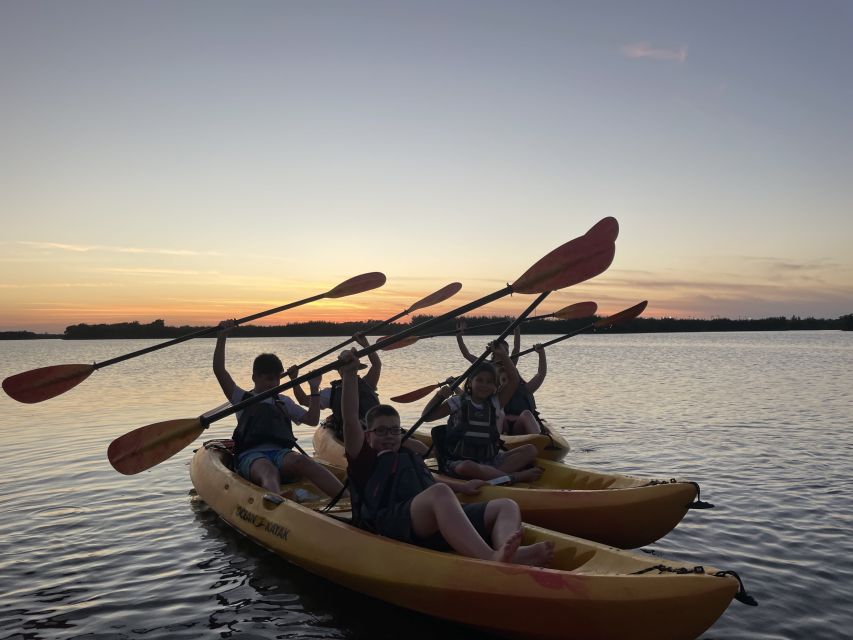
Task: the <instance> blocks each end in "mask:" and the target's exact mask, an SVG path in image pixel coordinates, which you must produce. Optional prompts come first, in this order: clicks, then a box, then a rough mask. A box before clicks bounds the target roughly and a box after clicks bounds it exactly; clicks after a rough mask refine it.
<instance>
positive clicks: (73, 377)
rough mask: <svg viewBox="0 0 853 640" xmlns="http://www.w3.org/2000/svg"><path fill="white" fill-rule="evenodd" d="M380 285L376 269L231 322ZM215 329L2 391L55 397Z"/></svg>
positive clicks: (9, 384)
mask: <svg viewBox="0 0 853 640" xmlns="http://www.w3.org/2000/svg"><path fill="white" fill-rule="evenodd" d="M383 284H385V275H384V274H382V273H379V272H378V271H373V272H370V273H363V274H361V275H360V276H355V277H354V278H350V279H349V280H345V281H344V282H341V283H340V284H339V285H338V286H336V287H335V288H334V289H330V290H329V291H326V292H325V293H320V294H317V295H316V296H311V297H310V298H305V299H304V300H297V301H296V302H291V303H289V304H285V305H282V306H280V307H275V308H273V309H267V310H266V311H261V312H260V313H255V314H253V315H250V316H246V317H245V318H240V319H239V320H235V323H236V324H243V323H244V322H251V321H252V320H257V319H258V318H263V317H265V316H269V315H272V314H274V313H279V312H281V311H286V310H287V309H293V308H295V307H299V306H301V305H303V304H308V303H309V302H314V301H316V300H322V299H323V298H343V297H345V296H351V295H354V294H356V293H362V292H364V291H370V290H371V289H376V288H377V287H381V286H382V285H383ZM218 330H219V328H218V327H209V328H207V329H201V330H199V331H194V332H193V333H188V334H186V335H183V336H180V337H178V338H175V339H174V340H169V341H168V342H162V343H160V344H156V345H154V346H151V347H146V348H145V349H140V350H139V351H133V352H132V353H127V354H125V355H123V356H118V357H116V358H111V359H110V360H105V361H104V362H96V363H94V364H60V365H54V366H52V367H41V368H39V369H32V370H31V371H25V372H23V373H18V374H16V375H13V376H9V377H8V378H6V379H5V380H3V390H4V391H5V392H6V393H7V394H9V396H10V397H11V398H14V399H15V400H17V401H18V402H26V403H35V402H41V401H43V400H48V399H50V398H53V397H56V396H58V395H60V394H62V393H65V392H66V391H68V390H69V389H72V388H74V387H76V386H77V385H78V384H80V383H81V382H83V381H84V380H85V379H86V378H88V377H89V376H90V375H91V374H92V373H93V372H94V371H96V370H97V369H103V368H104V367H108V366H110V365H111V364H117V363H119V362H124V361H125V360H130V359H131V358H135V357H137V356H141V355H144V354H146V353H151V352H152V351H157V350H159V349H165V348H166V347H171V346H172V345H175V344H178V343H180V342H185V341H187V340H192V339H193V338H198V337H200V336H204V335H209V334H212V333H216V332H217V331H218Z"/></svg>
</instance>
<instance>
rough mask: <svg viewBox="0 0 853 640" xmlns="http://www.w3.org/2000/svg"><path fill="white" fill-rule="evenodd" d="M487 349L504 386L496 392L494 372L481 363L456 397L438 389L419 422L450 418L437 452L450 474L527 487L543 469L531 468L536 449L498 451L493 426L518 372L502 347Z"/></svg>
mask: <svg viewBox="0 0 853 640" xmlns="http://www.w3.org/2000/svg"><path fill="white" fill-rule="evenodd" d="M489 348H490V349H491V350H492V354H493V357H494V360H495V361H496V362H498V363H499V364H500V365H501V368H502V369H503V371H504V372H505V373H506V375H507V383H506V384H505V385H503V386H502V387H501V388H500V389H498V373H497V370H496V369H495V366H494V365H493V364H491V363H488V362H482V363H480V364H479V365H477V366H476V367H475V368H474V369H473V370H472V371H471V373H470V374H469V376H468V380H467V381H466V382H465V389H464V393H463V394H462V395H461V396H453V391H452V390H451V389H450V387H447V386H444V387H441V388H440V389H439V390H438V392H437V393H436V394H435V396H434V397H433V398H432V400H430V401H429V403H427V406H426V407H425V408H424V411H423V417H424V419H425V420H428V421H432V420H438V419H439V418H443V417H445V416H449V418H450V419H449V421H448V423H447V432H446V434H445V437H444V438H442V441H443V442H442V443H441V446H442V451H441V452H440V453H441V456H440V457H442V458H443V459H444V460H445V467H446V470H447V471H448V472H449V473H451V474H453V475H455V476H457V477H460V478H476V479H481V480H493V479H495V478H500V477H502V476H506V475H508V476H509V477H510V479H511V480H512V481H513V482H532V481H534V480H537V479H539V477H540V476H541V475H542V469H540V468H538V467H532V466H531V465H532V464H533V462H534V461H535V460H536V455H537V449H536V446H535V445H532V444H525V445H522V446H520V447H517V448H515V449H512V450H510V451H500V449H499V445H500V432H499V428H498V425H499V422H500V421H501V420H502V418H503V407H504V405H506V403H507V402H509V399H510V398H511V397H512V394H513V393H514V392H515V388H516V386H517V385H518V372H517V371H516V369H515V365H514V364H513V363H512V360H511V359H510V357H509V355H508V353H507V350H506V346H505V345H504V344H501V343H490V345H489Z"/></svg>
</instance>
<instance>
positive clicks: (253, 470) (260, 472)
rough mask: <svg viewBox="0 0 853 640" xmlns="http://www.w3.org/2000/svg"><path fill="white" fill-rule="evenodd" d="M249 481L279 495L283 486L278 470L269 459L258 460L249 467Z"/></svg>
mask: <svg viewBox="0 0 853 640" xmlns="http://www.w3.org/2000/svg"><path fill="white" fill-rule="evenodd" d="M249 480H251V481H252V482H254V483H255V484H257V485H260V486H262V487H263V488H264V489H266V490H267V491H272V492H273V493H278V490H279V488H280V486H281V477H280V476H279V473H278V469H276V468H275V465H274V464H273V463H272V462H270V461H269V460H268V459H267V458H258V459H257V460H255V461H254V462H253V463H252V466H250V467H249Z"/></svg>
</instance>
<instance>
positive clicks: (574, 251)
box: [512, 218, 619, 293]
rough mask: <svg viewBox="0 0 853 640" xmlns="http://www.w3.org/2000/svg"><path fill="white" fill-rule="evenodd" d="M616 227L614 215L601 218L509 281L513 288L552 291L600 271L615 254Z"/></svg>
mask: <svg viewBox="0 0 853 640" xmlns="http://www.w3.org/2000/svg"><path fill="white" fill-rule="evenodd" d="M614 228H615V231H614ZM618 229H619V225H618V223H616V220H615V219H614V218H605V219H604V220H602V221H601V222H599V223H598V224H597V225H595V226H594V227H593V228H592V229H590V230H589V231H588V232H587V233H586V234H585V235H582V236H580V237H579V238H575V239H574V240H569V241H568V242H567V243H565V244H564V245H562V246H560V247H557V248H556V249H554V250H553V251H552V252H551V253H549V254H548V255H546V256H545V257H544V258H541V259H540V260H539V261H538V262H537V263H536V264H534V265H533V266H532V267H530V268H529V269H528V270H527V271H525V272H524V273H523V274H522V276H521V277H520V278H519V279H518V280H516V281H515V282H514V283H513V284H512V290H513V292H514V293H542V292H543V291H555V290H557V289H563V288H565V287H570V286H572V285H573V284H578V283H579V282H583V281H584V280H589V279H590V278H594V277H595V276H597V275H598V274H600V273H603V272H604V271H606V270H607V267H609V266H610V263H611V262H613V256H614V255H615V254H616V245H615V244H613V236H614V233H618Z"/></svg>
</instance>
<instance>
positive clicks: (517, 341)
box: [509, 325, 521, 362]
mask: <svg viewBox="0 0 853 640" xmlns="http://www.w3.org/2000/svg"><path fill="white" fill-rule="evenodd" d="M519 351H521V325H519V326H517V327H516V328H515V331H513V332H512V351H511V352H510V354H509V357H510V358H512V361H513V362H518V352H519Z"/></svg>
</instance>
